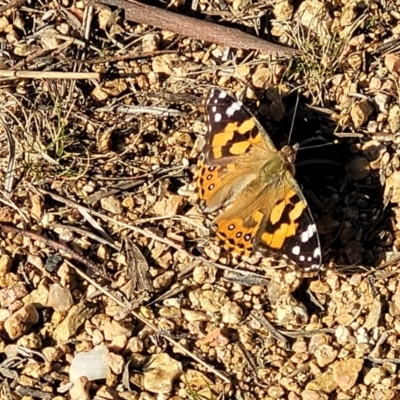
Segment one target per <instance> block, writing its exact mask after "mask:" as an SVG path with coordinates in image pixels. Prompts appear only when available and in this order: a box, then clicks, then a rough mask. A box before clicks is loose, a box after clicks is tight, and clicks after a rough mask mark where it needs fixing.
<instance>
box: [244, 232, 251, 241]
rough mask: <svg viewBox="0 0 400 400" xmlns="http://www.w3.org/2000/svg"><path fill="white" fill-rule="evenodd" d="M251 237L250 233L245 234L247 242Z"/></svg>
mask: <svg viewBox="0 0 400 400" xmlns="http://www.w3.org/2000/svg"><path fill="white" fill-rule="evenodd" d="M250 239H251V235H250V234H247V235H244V240H246V242H248V241H249V240H250Z"/></svg>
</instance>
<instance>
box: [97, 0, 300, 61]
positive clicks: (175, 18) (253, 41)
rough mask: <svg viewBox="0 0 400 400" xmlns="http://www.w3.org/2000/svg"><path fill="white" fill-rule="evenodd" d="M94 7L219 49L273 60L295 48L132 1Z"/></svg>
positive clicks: (294, 52) (102, 0) (115, 0)
mask: <svg viewBox="0 0 400 400" xmlns="http://www.w3.org/2000/svg"><path fill="white" fill-rule="evenodd" d="M95 2H96V3H97V4H107V5H110V6H115V7H119V8H122V9H124V10H125V16H126V19H127V20H129V21H134V22H137V23H139V24H146V25H150V26H155V27H157V28H160V29H164V30H167V31H170V32H174V33H177V34H178V35H183V36H187V37H191V38H194V39H197V40H204V41H206V42H211V43H218V44H220V45H222V46H227V47H233V48H235V49H243V50H258V51H260V52H262V53H264V54H269V55H271V56H275V57H282V56H295V55H298V54H299V52H298V51H297V50H295V49H291V48H287V47H284V46H280V45H277V44H274V43H270V42H267V41H266V40H263V39H260V38H258V37H256V36H252V35H249V34H247V33H244V32H242V31H239V30H237V29H232V28H227V27H224V26H221V25H217V24H214V23H212V22H207V21H202V20H199V19H195V18H191V17H187V16H186V15H181V14H176V13H173V12H170V11H166V10H163V9H160V8H157V7H152V6H148V5H146V4H142V3H138V2H136V1H133V2H128V1H124V0H96V1H95Z"/></svg>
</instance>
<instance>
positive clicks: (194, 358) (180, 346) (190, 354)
mask: <svg viewBox="0 0 400 400" xmlns="http://www.w3.org/2000/svg"><path fill="white" fill-rule="evenodd" d="M67 263H68V265H69V266H71V267H72V268H74V269H75V271H76V272H77V273H78V274H79V275H81V276H82V277H83V278H84V279H86V280H87V281H88V282H89V283H90V284H91V285H93V286H94V287H95V288H96V289H97V290H99V291H100V292H101V293H103V294H104V295H106V296H107V297H108V298H110V299H112V300H113V301H114V302H115V303H117V304H118V305H120V306H121V307H123V308H125V307H126V306H127V305H126V304H125V303H124V302H123V301H121V300H120V299H118V298H117V297H115V296H113V295H112V294H111V293H109V292H108V291H107V290H106V289H105V288H103V287H102V286H100V285H99V284H98V283H96V282H95V281H94V280H93V279H90V278H89V277H88V276H87V275H86V274H84V273H83V272H82V271H81V270H79V269H78V268H76V267H75V266H74V265H73V264H72V263H70V262H68V261H67ZM130 312H131V314H132V315H133V316H134V317H135V318H136V319H138V320H139V321H140V322H142V323H143V324H145V325H146V326H148V327H149V328H151V329H152V330H153V331H154V332H156V333H157V334H158V335H160V336H162V337H163V338H165V340H166V341H167V342H169V344H170V345H173V346H175V347H176V348H178V349H179V350H180V351H181V352H182V353H183V354H185V355H187V356H188V357H190V358H192V359H193V360H195V361H197V362H198V363H199V364H201V365H202V366H203V367H205V368H206V369H207V370H208V371H210V372H212V373H213V374H215V375H216V376H218V377H219V378H221V379H222V380H223V381H224V382H226V383H229V382H230V379H228V378H227V377H226V376H225V375H223V374H222V373H221V372H220V371H218V370H217V369H215V368H214V367H212V366H211V365H209V364H207V363H206V362H204V361H203V360H202V359H201V358H199V357H197V356H196V355H195V354H193V353H191V352H190V351H189V350H188V349H186V348H185V347H183V346H182V345H181V344H180V343H179V342H177V341H176V340H174V339H172V338H171V337H170V336H169V335H167V334H165V333H163V331H162V330H160V329H158V327H157V326H156V325H154V324H153V323H152V322H150V321H148V320H147V319H146V318H144V317H143V316H142V315H141V314H139V313H137V312H136V311H134V310H130Z"/></svg>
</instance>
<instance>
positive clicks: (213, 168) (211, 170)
mask: <svg viewBox="0 0 400 400" xmlns="http://www.w3.org/2000/svg"><path fill="white" fill-rule="evenodd" d="M215 168H216V167H215V166H213V167H208V170H209V171H210V172H213V171H214V170H215Z"/></svg>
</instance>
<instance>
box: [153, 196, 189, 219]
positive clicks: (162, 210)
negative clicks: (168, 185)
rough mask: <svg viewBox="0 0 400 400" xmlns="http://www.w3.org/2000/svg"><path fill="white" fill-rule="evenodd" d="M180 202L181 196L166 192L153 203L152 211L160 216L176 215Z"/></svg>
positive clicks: (181, 202)
mask: <svg viewBox="0 0 400 400" xmlns="http://www.w3.org/2000/svg"><path fill="white" fill-rule="evenodd" d="M182 204H183V199H182V196H177V195H176V194H172V193H169V192H167V193H166V194H165V196H164V197H162V198H161V199H160V200H159V201H157V202H156V204H154V207H153V212H154V214H156V215H160V216H172V215H176V214H177V213H178V209H179V208H180V207H181V205H182Z"/></svg>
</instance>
